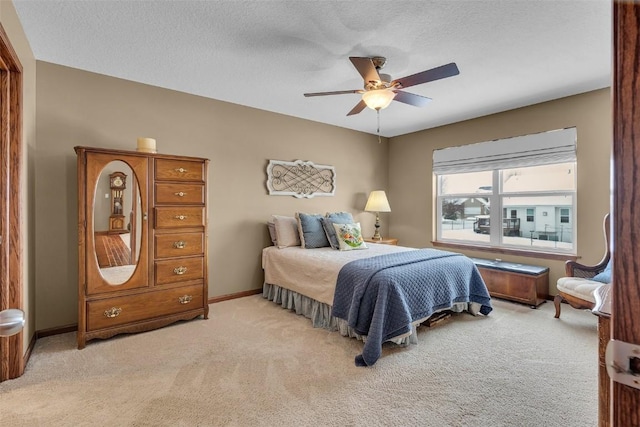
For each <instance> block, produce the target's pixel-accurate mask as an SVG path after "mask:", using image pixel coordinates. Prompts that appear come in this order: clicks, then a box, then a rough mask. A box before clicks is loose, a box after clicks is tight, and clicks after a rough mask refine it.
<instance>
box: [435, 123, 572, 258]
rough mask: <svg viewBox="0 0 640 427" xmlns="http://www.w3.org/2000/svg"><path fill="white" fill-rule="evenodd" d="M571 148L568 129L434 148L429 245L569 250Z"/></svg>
mask: <svg viewBox="0 0 640 427" xmlns="http://www.w3.org/2000/svg"><path fill="white" fill-rule="evenodd" d="M575 144H576V131H575V128H569V129H562V130H559V131H552V132H545V133H541V134H535V135H527V136H525V137H516V138H509V139H508V140H498V141H490V142H483V143H479V144H470V145H468V146H462V147H452V148H447V149H443V150H436V151H434V159H433V160H434V166H433V167H434V173H435V175H436V180H437V181H436V182H437V186H436V204H435V207H436V216H435V218H436V224H435V225H436V240H437V241H442V242H452V243H456V242H458V243H466V244H474V245H480V246H490V247H506V248H508V247H514V248H519V249H524V248H526V249H530V250H534V251H547V252H562V253H566V252H569V253H575V248H576V242H575V228H574V224H575V220H574V219H575V202H576V161H575ZM492 208H493V209H492Z"/></svg>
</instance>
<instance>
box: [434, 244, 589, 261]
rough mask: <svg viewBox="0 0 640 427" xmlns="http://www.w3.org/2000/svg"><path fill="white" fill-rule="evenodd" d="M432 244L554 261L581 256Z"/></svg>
mask: <svg viewBox="0 0 640 427" xmlns="http://www.w3.org/2000/svg"><path fill="white" fill-rule="evenodd" d="M431 244H432V245H433V246H434V247H436V248H449V249H462V250H470V251H480V252H489V253H495V254H504V255H516V256H523V257H527V258H540V259H550V260H554V261H567V260H573V261H575V260H577V259H578V258H580V257H579V256H577V255H571V254H557V253H551V252H538V251H527V250H522V249H511V248H496V247H492V246H481V245H470V244H464V243H450V242H438V241H432V242H431Z"/></svg>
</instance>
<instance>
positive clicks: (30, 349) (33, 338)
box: [21, 334, 36, 375]
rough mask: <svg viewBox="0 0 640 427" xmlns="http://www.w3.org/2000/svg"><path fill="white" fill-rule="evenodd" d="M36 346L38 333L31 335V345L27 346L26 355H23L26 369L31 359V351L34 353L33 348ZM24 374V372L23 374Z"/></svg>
mask: <svg viewBox="0 0 640 427" xmlns="http://www.w3.org/2000/svg"><path fill="white" fill-rule="evenodd" d="M35 346H36V334H33V335H32V336H31V340H29V346H28V347H27V351H25V352H24V356H23V360H22V362H23V365H22V366H24V367H25V369H26V367H27V362H29V359H30V358H31V353H33V348H34V347H35ZM21 375H22V374H21Z"/></svg>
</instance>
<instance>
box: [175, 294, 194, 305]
mask: <svg viewBox="0 0 640 427" xmlns="http://www.w3.org/2000/svg"><path fill="white" fill-rule="evenodd" d="M192 299H193V297H192V296H191V295H183V296H181V297H178V301H180V304H189V303H190V302H191V300H192Z"/></svg>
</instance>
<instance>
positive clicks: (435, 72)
mask: <svg viewBox="0 0 640 427" xmlns="http://www.w3.org/2000/svg"><path fill="white" fill-rule="evenodd" d="M458 74H460V70H458V66H457V65H456V63H455V62H451V63H449V64H445V65H441V66H440V67H436V68H432V69H430V70H426V71H422V72H420V73H416V74H412V75H410V76H407V77H402V78H400V79H397V80H394V81H392V82H391V85H392V86H396V87H398V88H405V87H410V86H415V85H419V84H422V83H427V82H432V81H434V80H439V79H444V78H446V77H452V76H457V75H458Z"/></svg>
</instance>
